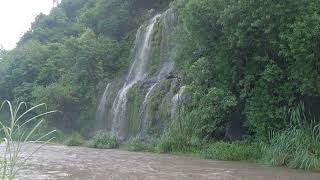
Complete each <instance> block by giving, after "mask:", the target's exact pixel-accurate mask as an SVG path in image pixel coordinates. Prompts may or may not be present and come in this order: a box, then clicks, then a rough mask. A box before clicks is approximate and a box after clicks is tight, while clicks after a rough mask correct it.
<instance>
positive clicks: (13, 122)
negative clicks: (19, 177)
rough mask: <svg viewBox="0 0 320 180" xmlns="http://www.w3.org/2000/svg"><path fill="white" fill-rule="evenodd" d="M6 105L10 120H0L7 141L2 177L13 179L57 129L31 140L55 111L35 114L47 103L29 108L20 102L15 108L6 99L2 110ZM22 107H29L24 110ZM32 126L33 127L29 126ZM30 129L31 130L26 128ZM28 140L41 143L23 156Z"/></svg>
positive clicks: (5, 141) (3, 179) (3, 178)
mask: <svg viewBox="0 0 320 180" xmlns="http://www.w3.org/2000/svg"><path fill="white" fill-rule="evenodd" d="M5 105H7V106H8V108H9V114H10V120H8V121H4V120H2V121H0V128H1V131H0V132H1V133H3V136H4V137H3V138H2V139H3V141H4V143H5V149H4V152H3V157H2V159H1V161H2V165H1V179H2V180H5V179H9V180H12V179H13V178H14V177H15V176H16V174H17V172H18V171H19V170H20V169H21V168H22V166H23V165H25V164H26V163H27V162H28V160H30V158H31V157H32V156H33V155H34V154H35V153H36V152H37V151H38V150H39V149H40V148H42V147H43V146H44V145H45V144H47V143H49V142H50V141H51V140H52V139H53V137H52V138H49V139H47V140H45V139H46V138H48V137H49V136H50V135H51V134H53V133H54V132H55V131H50V132H48V133H45V134H44V135H42V136H40V137H38V138H37V139H35V140H33V141H31V137H32V135H33V134H34V133H35V132H36V131H37V130H39V128H40V127H41V125H42V124H43V123H44V119H43V118H44V117H45V116H46V115H48V114H51V113H54V112H55V111H48V112H44V113H40V114H37V115H33V113H32V112H34V111H35V110H38V109H39V108H41V107H45V104H39V105H36V106H34V107H31V108H30V109H27V105H26V103H20V104H19V105H18V106H17V107H16V108H14V107H13V106H12V104H11V102H9V101H4V102H3V103H2V104H1V107H0V111H1V110H3V108H4V107H5ZM22 109H27V110H26V111H24V112H20V111H22ZM30 125H31V126H32V127H31V129H29V128H27V127H28V126H30ZM25 129H29V130H25ZM28 142H34V143H40V144H39V145H38V146H37V147H36V148H35V150H34V151H32V152H31V153H30V154H27V155H26V156H24V157H22V156H21V153H22V151H23V147H24V146H25V144H26V143H28Z"/></svg>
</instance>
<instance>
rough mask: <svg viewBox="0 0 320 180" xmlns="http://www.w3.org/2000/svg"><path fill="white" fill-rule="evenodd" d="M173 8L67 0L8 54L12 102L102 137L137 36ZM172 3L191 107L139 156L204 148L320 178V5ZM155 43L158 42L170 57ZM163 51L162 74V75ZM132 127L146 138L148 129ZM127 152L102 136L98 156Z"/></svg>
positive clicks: (138, 145)
mask: <svg viewBox="0 0 320 180" xmlns="http://www.w3.org/2000/svg"><path fill="white" fill-rule="evenodd" d="M170 2H171V0H63V1H62V3H61V4H60V5H59V6H58V7H57V8H54V9H53V10H52V11H51V13H50V15H43V14H41V15H39V16H38V17H37V18H36V21H35V22H34V23H33V24H32V28H31V30H30V31H28V32H27V33H25V34H24V36H23V37H22V38H21V40H20V42H19V43H18V45H17V47H16V48H15V49H13V50H11V51H4V50H1V49H0V100H4V99H8V100H12V101H15V102H19V101H24V102H30V103H31V104H37V102H45V103H47V104H48V106H49V108H53V109H56V110H59V111H60V112H61V113H58V114H55V116H54V117H52V118H51V119H50V123H49V125H50V126H55V127H58V128H59V129H62V130H64V131H69V132H73V131H81V132H85V133H86V135H88V134H92V133H88V132H90V128H92V127H93V119H94V118H95V110H96V106H97V99H96V97H98V96H99V94H101V92H100V91H101V90H102V89H103V88H104V87H102V86H103V85H105V84H106V83H108V82H110V81H111V80H113V79H117V78H119V79H120V77H122V76H124V74H125V73H126V72H125V71H126V70H127V69H128V66H129V64H130V62H129V61H130V58H129V57H130V50H131V49H132V46H133V40H134V35H135V33H136V30H137V28H138V27H139V26H140V25H141V24H142V23H143V22H145V21H146V20H147V19H150V17H151V16H152V15H154V14H155V12H160V11H163V10H164V9H166V8H168V6H169V3H170ZM172 2H173V3H172V6H173V7H174V8H175V10H176V11H177V12H178V13H177V14H179V24H178V26H177V27H176V29H175V32H174V34H172V36H170V37H172V38H174V40H175V43H176V47H177V48H176V50H177V53H176V58H175V72H174V75H173V78H177V77H178V78H177V79H179V80H181V82H180V81H179V85H180V86H181V87H182V86H184V93H183V95H182V96H183V97H182V99H183V100H185V101H183V103H180V107H178V108H179V115H178V117H177V119H175V120H174V121H173V123H172V124H171V126H170V127H168V128H167V130H166V132H165V133H163V135H162V137H161V138H160V139H158V140H157V141H151V143H149V144H150V145H149V144H147V143H145V142H141V141H140V139H137V138H133V139H131V140H130V141H128V143H127V146H128V147H129V149H130V150H134V151H137V150H147V151H152V150H151V149H153V150H155V149H156V150H157V151H158V152H172V151H183V152H190V151H194V150H195V149H196V150H199V149H200V151H201V153H202V154H203V155H204V156H205V157H208V158H215V159H223V160H252V159H254V160H256V159H260V160H262V161H265V162H268V163H270V164H272V165H286V166H290V167H294V168H304V169H320V163H319V162H320V161H319V159H320V158H319V157H320V154H319V152H320V150H319V148H320V146H319V139H318V138H319V137H320V134H319V127H320V126H318V125H317V124H319V123H320V121H319V119H320V111H319V108H320V1H319V0H295V1H290V0H281V1H274V0H175V1H172ZM157 30H159V28H158V29H157ZM155 34H156V35H155V37H153V40H152V43H153V44H155V45H158V46H160V45H159V44H161V42H158V41H160V40H158V39H159V38H157V37H158V36H159V34H160V32H156V33H155ZM156 50H157V49H156V48H155V49H152V50H151V59H152V60H151V66H152V68H150V71H151V73H155V72H154V71H156V67H157V65H158V64H159V62H156V61H157V60H158V59H159V57H157V55H158V54H159V53H160V52H157V51H156ZM141 86H144V84H142V83H141ZM139 87H140V84H139ZM168 89H170V88H167V90H161V92H156V93H154V95H153V97H152V104H153V106H152V107H155V109H157V110H158V108H159V109H161V108H164V106H163V107H160V105H163V104H161V103H160V102H158V101H160V100H159V99H161V98H159V97H160V96H161V95H159V94H165V93H166V92H164V91H170V90H168ZM133 91H134V92H135V93H136V94H139V92H138V91H140V89H139V88H138V86H134V87H133V88H132V89H131V90H130V92H133ZM174 91H175V92H178V91H179V89H177V90H174ZM135 93H133V94H134V95H131V96H128V97H129V101H131V102H132V104H131V105H129V106H128V112H129V114H133V115H132V116H133V119H138V117H139V116H140V114H139V113H137V112H139V110H137V109H139V106H138V105H137V104H141V103H140V101H142V100H143V99H142V97H140V96H135ZM170 100H171V99H169V100H168V103H170ZM166 102H167V101H166ZM165 105H166V104H165ZM169 107H171V106H169V105H168V106H166V107H165V108H169ZM154 112H157V111H156V110H154V111H152V109H151V110H150V113H154ZM154 116H158V114H156V115H154ZM158 119H159V118H158V117H156V118H154V121H155V122H153V123H154V124H156V123H158V122H156V121H158ZM167 122H170V121H167ZM137 124H138V125H137ZM132 126H134V131H138V128H139V127H138V126H139V122H138V123H136V124H135V125H132ZM161 133H162V132H161ZM154 134H156V133H154ZM150 139H152V138H150ZM243 139H245V141H243V142H242V141H237V142H231V143H226V142H223V140H232V141H233V140H243ZM158 141H159V142H158ZM154 142H157V143H154ZM82 143H83V142H82V139H81V136H80V135H73V136H71V137H70V144H82ZM117 143H118V142H117V139H116V137H115V136H113V135H110V134H98V135H97V136H95V137H94V139H93V140H92V141H91V147H97V148H114V147H117V146H118V144H117ZM208 144H209V145H208ZM288 152H290V154H288Z"/></svg>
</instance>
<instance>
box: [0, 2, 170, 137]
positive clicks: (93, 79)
mask: <svg viewBox="0 0 320 180" xmlns="http://www.w3.org/2000/svg"><path fill="white" fill-rule="evenodd" d="M168 3H169V0H167V1H163V0H161V1H160V0H152V1H146V0H134V1H132V0H89V1H88V0H63V1H62V2H61V4H60V5H59V6H58V7H57V8H54V9H53V10H52V11H51V13H50V14H49V15H44V14H40V15H39V16H37V18H36V20H35V22H33V23H32V27H31V29H30V31H28V32H26V33H25V34H24V35H23V37H22V38H21V40H20V42H19V43H18V45H17V47H16V48H15V49H13V50H11V51H8V52H5V51H3V50H0V59H1V60H0V63H1V65H0V100H5V99H7V100H11V101H15V102H21V101H23V102H28V103H31V104H37V102H45V103H46V104H47V105H48V106H49V108H50V109H56V110H58V111H60V112H61V113H59V114H57V115H55V116H54V117H52V118H51V120H50V125H51V126H55V127H57V128H59V129H62V130H64V131H69V132H71V131H73V130H77V131H78V130H81V131H82V132H88V130H89V128H91V127H93V120H94V119H95V118H94V116H95V114H94V113H95V108H96V104H97V100H96V97H98V94H99V93H100V91H99V90H100V89H101V86H100V85H103V84H104V83H105V82H109V81H110V79H113V78H115V77H117V76H122V75H123V74H124V73H125V72H124V71H125V70H126V69H127V67H128V63H129V61H130V58H129V56H130V50H131V48H132V42H133V39H134V35H135V32H136V29H137V28H138V27H139V26H140V24H141V23H142V22H144V21H145V19H146V18H149V16H150V15H152V14H150V13H152V12H151V11H150V12H149V10H150V9H152V8H153V9H155V10H158V11H159V10H162V9H163V8H165V7H167V6H168Z"/></svg>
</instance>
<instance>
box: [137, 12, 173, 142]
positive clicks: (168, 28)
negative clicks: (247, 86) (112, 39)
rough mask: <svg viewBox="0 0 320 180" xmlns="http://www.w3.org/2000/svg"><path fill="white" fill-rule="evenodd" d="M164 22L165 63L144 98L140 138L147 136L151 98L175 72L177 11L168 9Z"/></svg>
mask: <svg viewBox="0 0 320 180" xmlns="http://www.w3.org/2000/svg"><path fill="white" fill-rule="evenodd" d="M162 17H163V22H162V25H163V27H162V35H161V36H162V39H161V47H160V48H161V49H160V51H161V52H160V56H161V59H162V60H163V61H164V63H163V65H162V67H161V69H160V71H159V73H158V75H157V77H156V81H155V82H154V83H152V85H151V87H150V88H149V89H148V92H147V94H146V96H145V98H144V101H143V106H142V107H143V124H142V129H141V134H140V136H142V137H143V136H145V135H146V130H147V128H148V127H147V126H148V120H149V116H148V115H149V112H148V104H149V98H150V96H151V95H152V93H153V91H154V89H156V87H157V86H158V84H159V83H160V82H161V81H162V80H164V79H166V76H167V75H169V74H170V73H171V72H172V71H173V62H174V61H173V60H174V55H175V54H174V53H172V52H175V51H174V48H173V47H172V45H171V41H170V37H169V36H170V34H171V32H172V30H173V28H174V27H175V23H176V22H177V16H176V14H175V11H174V10H173V9H171V8H170V9H168V10H167V11H166V12H164V13H163V15H162Z"/></svg>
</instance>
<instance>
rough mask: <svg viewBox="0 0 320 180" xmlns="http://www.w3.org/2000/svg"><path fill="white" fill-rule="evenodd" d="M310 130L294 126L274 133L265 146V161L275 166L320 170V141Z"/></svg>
mask: <svg viewBox="0 0 320 180" xmlns="http://www.w3.org/2000/svg"><path fill="white" fill-rule="evenodd" d="M319 135H320V134H318V135H317V137H315V136H314V134H312V132H310V131H306V130H304V129H297V128H292V129H290V130H286V131H284V132H281V133H276V134H274V135H273V136H274V137H273V138H272V139H271V142H270V144H268V145H265V147H263V162H264V163H266V164H270V165H274V166H288V167H291V168H300V169H314V170H320V141H319V137H320V136H319Z"/></svg>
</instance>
